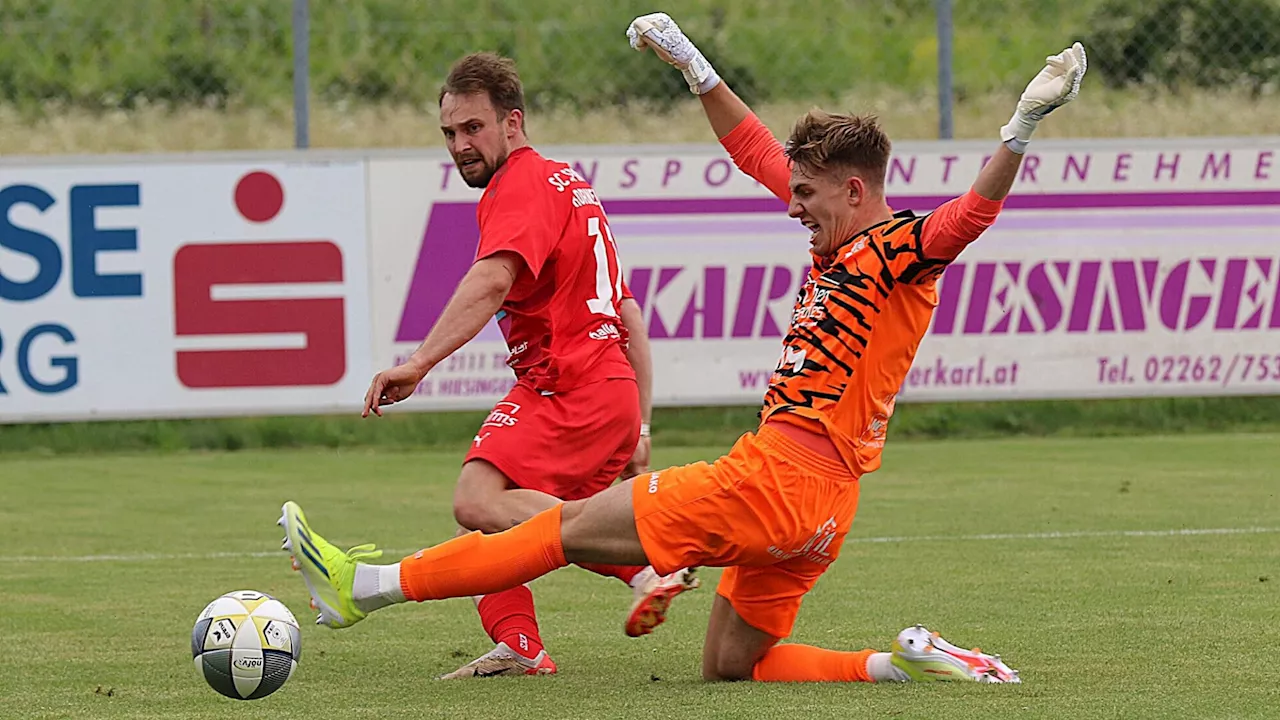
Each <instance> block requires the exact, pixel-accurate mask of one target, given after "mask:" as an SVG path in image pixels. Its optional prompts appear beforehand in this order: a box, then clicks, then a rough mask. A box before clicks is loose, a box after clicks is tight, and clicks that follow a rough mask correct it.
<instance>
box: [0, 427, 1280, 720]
mask: <svg viewBox="0 0 1280 720" xmlns="http://www.w3.org/2000/svg"><path fill="white" fill-rule="evenodd" d="M721 449H722V448H719V447H715V448H711V447H708V448H679V449H671V448H668V449H665V450H663V451H660V452H659V453H658V457H657V458H656V460H657V462H658V463H661V464H671V463H679V462H687V461H690V460H694V459H698V458H708V457H713V456H714V455H715V454H717V453H718V452H720V450H721ZM460 457H461V452H460V451H454V450H448V451H431V452H426V451H422V452H394V451H386V450H379V449H372V448H370V449H360V450H341V451H339V450H310V451H298V450H277V451H246V452H240V453H194V452H192V453H169V454H136V455H128V454H113V455H100V456H78V457H34V456H30V455H25V456H24V455H10V456H3V457H0V477H3V478H4V487H5V497H4V503H3V505H0V588H2V590H0V598H2V599H3V601H4V612H3V613H0V637H3V638H4V641H5V646H6V649H7V651H6V652H5V653H4V654H3V658H4V659H3V660H0V668H2V669H0V676H3V686H4V688H5V690H4V692H3V697H4V700H3V704H2V705H0V716H3V717H22V718H90V717H92V718H115V717H120V718H124V717H128V718H250V717H252V718H263V717H270V718H281V719H283V718H329V717H346V718H373V717H441V718H476V717H493V718H503V717H513V718H514V717H519V718H569V717H582V718H600V717H672V716H675V717H725V718H731V717H733V718H736V717H753V718H756V717H759V718H774V717H777V718H782V717H788V718H794V717H806V718H817V717H904V718H908V717H929V718H938V717H975V716H981V717H1028V718H1034V717H1045V718H1050V717H1053V718H1060V717H1080V718H1083V717H1088V718H1108V717H1125V718H1132V717H1170V716H1174V715H1180V716H1184V717H1195V718H1209V717H1221V718H1246V717H1268V716H1269V717H1274V709H1275V707H1276V702H1277V701H1278V700H1280V691H1278V690H1277V686H1276V684H1275V679H1276V678H1275V674H1274V673H1275V671H1274V663H1273V662H1272V661H1271V659H1270V655H1271V652H1272V651H1273V648H1274V647H1275V646H1276V644H1277V643H1278V642H1280V629H1278V628H1277V624H1276V622H1275V620H1276V608H1277V606H1278V601H1280V568H1278V567H1277V558H1280V520H1277V517H1278V516H1280V499H1277V483H1276V480H1275V468H1276V467H1277V465H1280V435H1276V434H1219V435H1213V436H1198V435H1185V436H1179V437H1176V438H1174V437H1164V438H1161V437H1150V438H1139V437H1130V438H1110V439H1070V438H1061V439H1056V438H1055V439H1019V440H983V441H907V442H898V443H896V444H894V443H891V445H890V449H889V451H888V453H887V456H886V461H885V467H884V468H883V469H882V470H881V471H880V472H878V473H876V474H874V475H871V476H868V478H866V479H865V481H864V485H863V491H862V504H861V508H860V511H859V518H858V520H857V521H856V522H855V524H854V531H853V539H852V542H850V543H848V544H847V545H846V549H845V552H844V553H843V557H842V558H841V559H840V561H839V562H837V563H836V564H835V566H834V567H833V568H832V570H831V571H830V572H829V574H828V576H827V577H826V578H824V580H823V581H822V582H821V583H819V585H818V587H817V588H816V589H815V591H814V592H813V594H812V595H811V597H810V598H809V599H808V601H807V602H806V605H805V609H804V611H803V612H802V613H801V618H800V622H799V624H798V626H797V628H796V631H795V634H794V636H793V638H792V640H794V641H797V642H808V643H815V644H821V645H825V646H829V647H836V648H849V649H856V648H862V647H866V646H874V647H881V648H883V647H886V646H887V645H888V642H889V640H890V639H891V638H892V636H893V634H894V633H896V632H897V631H898V630H899V629H901V628H902V627H904V626H906V625H909V624H911V623H914V622H917V621H919V622H924V623H926V624H929V625H930V626H931V627H933V628H934V629H938V630H941V631H942V632H943V633H944V635H946V636H947V637H948V638H949V639H951V640H953V641H954V642H957V643H959V644H962V645H966V646H973V645H978V646H981V647H982V648H983V649H984V650H988V651H998V652H1000V653H1002V654H1003V655H1004V657H1005V658H1006V660H1007V661H1009V662H1010V664H1011V665H1013V667H1015V668H1017V669H1019V670H1020V671H1021V673H1022V677H1023V678H1024V684H1023V685H1021V686H981V687H979V686H957V685H953V684H952V685H943V684H937V685H933V686H856V685H844V686H840V685H823V686H820V685H789V686H782V685H771V686H761V685H754V684H727V685H707V684H703V683H702V682H701V681H700V680H699V678H698V662H699V648H700V644H701V637H702V633H703V630H704V627H705V618H706V613H707V610H708V608H709V606H710V602H711V598H712V594H713V589H712V588H713V587H714V580H715V578H716V577H717V576H718V571H715V570H710V569H708V570H704V571H703V572H704V579H705V580H706V581H707V582H706V584H705V585H704V588H703V589H702V590H699V591H697V592H696V593H693V594H691V595H688V596H685V597H684V598H681V601H678V602H679V604H678V605H677V606H675V607H674V608H673V613H672V616H671V619H670V620H669V622H668V623H667V624H666V625H664V626H663V627H662V628H660V629H659V631H658V632H657V633H655V634H654V635H652V636H649V637H646V638H642V639H629V638H626V637H625V636H623V634H622V632H621V621H622V615H623V613H624V612H625V610H626V608H627V606H628V602H629V597H630V594H629V591H628V590H627V589H626V588H625V587H623V586H622V585H621V584H620V583H618V582H617V581H613V580H605V579H602V578H598V577H596V576H593V575H590V574H588V573H586V572H584V571H581V570H578V569H576V568H569V569H566V570H562V571H560V572H558V573H555V574H553V575H552V576H549V577H546V578H543V579H540V580H538V581H535V583H534V584H533V588H534V593H535V597H536V598H537V601H538V607H539V611H540V613H541V623H542V630H543V633H544V636H545V638H546V640H547V641H548V644H549V647H550V649H551V650H552V652H553V655H554V657H555V659H556V660H557V662H558V663H559V666H560V669H561V673H560V675H558V676H556V677H548V678H519V679H497V680H490V681H484V680H477V681H459V682H454V683H445V682H440V681H436V680H434V679H433V678H434V677H435V676H436V675H438V674H440V673H442V672H446V671H449V670H452V669H453V668H454V667H456V666H458V665H460V664H462V663H463V662H465V661H467V660H469V659H470V658H472V657H474V656H475V655H478V654H480V653H482V652H484V651H485V650H487V649H488V640H487V638H486V637H485V636H484V634H483V632H482V631H481V629H480V627H479V623H478V622H477V620H476V617H475V613H474V610H473V608H472V606H471V603H470V601H468V600H452V601H447V602H443V603H438V604H434V605H430V606H401V607H397V608H392V609H389V610H387V611H384V612H382V613H379V614H378V615H377V616H375V617H373V618H371V619H370V620H368V621H366V622H365V623H362V624H361V625H359V626H357V627H355V628H351V629H349V630H344V631H337V632H335V631H331V630H328V629H321V628H318V627H316V626H314V625H311V624H310V618H311V615H312V614H311V613H310V612H309V611H308V610H307V594H306V591H305V588H304V586H303V584H302V582H301V580H300V578H299V577H298V576H296V575H295V574H293V573H292V572H290V571H289V567H288V559H287V557H286V556H285V555H284V554H283V553H278V552H275V550H276V548H278V547H279V540H280V533H279V531H278V529H277V528H276V527H275V525H274V522H275V519H276V517H277V513H278V509H279V505H280V503H281V502H282V501H283V500H285V499H288V498H294V499H297V500H299V501H300V502H302V504H303V506H304V507H306V508H307V510H308V513H309V516H310V518H311V520H312V522H313V523H314V524H315V526H316V527H317V529H320V530H321V531H322V532H325V533H326V534H328V535H329V536H330V537H331V538H332V539H333V540H334V541H335V542H338V543H340V544H343V545H349V544H354V543H358V542H365V541H376V542H378V543H380V544H381V545H382V546H384V547H387V548H390V549H392V550H393V551H394V552H393V553H392V554H391V558H395V557H398V555H397V553H408V552H410V551H412V550H413V549H415V548H417V547H419V546H420V545H422V544H424V543H431V542H434V541H438V540H440V539H443V538H445V537H446V536H448V535H449V534H450V532H451V524H450V517H449V516H450V511H449V507H450V502H449V499H450V496H451V486H452V481H453V477H454V473H455V468H456V465H457V462H458V461H459V459H460ZM1183 531H1186V532H1183ZM1197 531H1206V532H1203V533H1201V532H1197ZM245 588H252V589H257V590H261V591H264V592H268V593H271V594H273V595H276V596H277V597H279V598H281V599H282V600H283V601H284V602H285V603H286V604H288V605H289V606H290V607H291V608H292V609H293V610H294V612H295V613H297V614H298V617H299V619H300V620H302V621H303V651H302V661H301V664H300V666H299V670H298V673H297V674H296V675H295V676H294V677H293V679H291V680H290V681H289V683H288V684H287V685H285V687H284V688H283V689H282V690H280V691H279V692H277V693H276V694H275V695H273V696H271V697H268V698H266V699H263V700H259V701H255V702H251V703H244V702H236V701H233V700H229V699H225V698H223V697H221V696H219V695H217V694H216V693H214V692H213V691H212V690H210V689H209V688H207V687H206V686H205V685H204V683H203V681H202V680H201V679H200V678H199V677H198V676H197V674H196V672H195V670H194V669H193V667H192V664H191V662H190V659H189V640H188V638H189V633H190V628H191V625H192V623H193V622H194V619H195V617H196V615H197V614H198V613H199V612H200V610H201V609H202V608H203V606H204V605H205V603H207V602H208V601H209V600H211V599H213V598H214V597H216V596H217V595H219V594H221V593H223V592H227V591H230V590H235V589H245Z"/></svg>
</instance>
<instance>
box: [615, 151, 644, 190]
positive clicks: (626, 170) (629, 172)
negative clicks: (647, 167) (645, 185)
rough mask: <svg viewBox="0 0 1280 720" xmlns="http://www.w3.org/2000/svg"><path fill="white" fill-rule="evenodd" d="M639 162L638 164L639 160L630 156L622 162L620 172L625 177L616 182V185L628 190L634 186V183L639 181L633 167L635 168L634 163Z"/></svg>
mask: <svg viewBox="0 0 1280 720" xmlns="http://www.w3.org/2000/svg"><path fill="white" fill-rule="evenodd" d="M639 164H640V161H639V160H637V159H635V158H632V159H630V160H628V161H626V162H624V163H622V174H623V175H626V176H627V177H626V179H625V180H622V181H621V182H619V183H618V187H620V188H622V189H623V190H629V189H631V188H633V187H635V186H636V183H637V182H639V181H640V177H639V176H638V175H636V169H635V168H636V165H639Z"/></svg>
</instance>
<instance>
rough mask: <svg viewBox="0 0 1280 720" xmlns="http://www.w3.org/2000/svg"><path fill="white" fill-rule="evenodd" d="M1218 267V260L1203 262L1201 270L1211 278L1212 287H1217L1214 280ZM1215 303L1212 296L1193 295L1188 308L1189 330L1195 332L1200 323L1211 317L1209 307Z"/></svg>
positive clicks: (1201, 262)
mask: <svg viewBox="0 0 1280 720" xmlns="http://www.w3.org/2000/svg"><path fill="white" fill-rule="evenodd" d="M1217 267H1218V261H1217V260H1211V259H1210V260H1201V261H1200V268H1201V269H1203V270H1204V274H1205V275H1207V276H1208V277H1209V283H1210V284H1211V285H1215V286H1216V285H1217V283H1216V282H1215V280H1214V276H1215V275H1216V273H1215V270H1216V269H1217ZM1212 303H1213V296H1212V295H1192V296H1191V302H1190V303H1189V304H1188V307H1187V327H1186V329H1187V330H1193V329H1195V328H1196V327H1199V325H1200V323H1201V322H1202V321H1204V319H1205V318H1206V317H1208V316H1209V305H1210V304H1212Z"/></svg>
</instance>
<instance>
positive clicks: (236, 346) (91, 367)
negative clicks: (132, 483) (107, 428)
mask: <svg viewBox="0 0 1280 720" xmlns="http://www.w3.org/2000/svg"><path fill="white" fill-rule="evenodd" d="M364 198H365V193H364V163H363V161H361V160H356V161H354V162H345V163H344V162H337V163H326V164H315V165H310V164H287V165H286V164H281V163H272V162H268V163H264V164H261V165H248V164H243V163H208V164H190V163H181V162H178V161H174V162H171V163H168V162H158V163H151V162H148V163H141V162H140V163H138V164H122V165H114V166H108V165H86V166H81V167H70V166H47V165H46V166H32V167H22V166H7V167H4V168H3V169H0V422H28V421H52V420H76V419H103V418H128V417H191V416H201V415H218V414H237V415H238V414H268V413H269V414H287V413H309V412H322V411H344V412H358V411H359V407H360V399H361V396H362V394H363V392H364V386H365V383H366V382H367V381H368V378H369V375H370V374H371V367H372V363H371V360H370V343H371V338H370V336H369V334H368V329H367V328H368V317H369V302H368V295H369V290H368V271H367V264H366V261H367V257H368V249H367V246H366V244H365V232H366V219H367V215H366V212H365V201H364Z"/></svg>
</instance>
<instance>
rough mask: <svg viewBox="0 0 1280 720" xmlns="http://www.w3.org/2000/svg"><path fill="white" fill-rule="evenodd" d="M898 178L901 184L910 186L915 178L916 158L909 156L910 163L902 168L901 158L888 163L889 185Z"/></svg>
mask: <svg viewBox="0 0 1280 720" xmlns="http://www.w3.org/2000/svg"><path fill="white" fill-rule="evenodd" d="M898 176H900V177H901V178H902V182H903V183H905V184H907V185H910V184H911V182H912V180H913V179H915V176H916V156H915V155H912V156H911V162H909V163H907V165H906V166H905V167H904V166H903V164H902V158H899V157H895V158H893V159H892V160H890V161H889V180H888V182H889V184H893V182H894V178H895V177H898Z"/></svg>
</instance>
